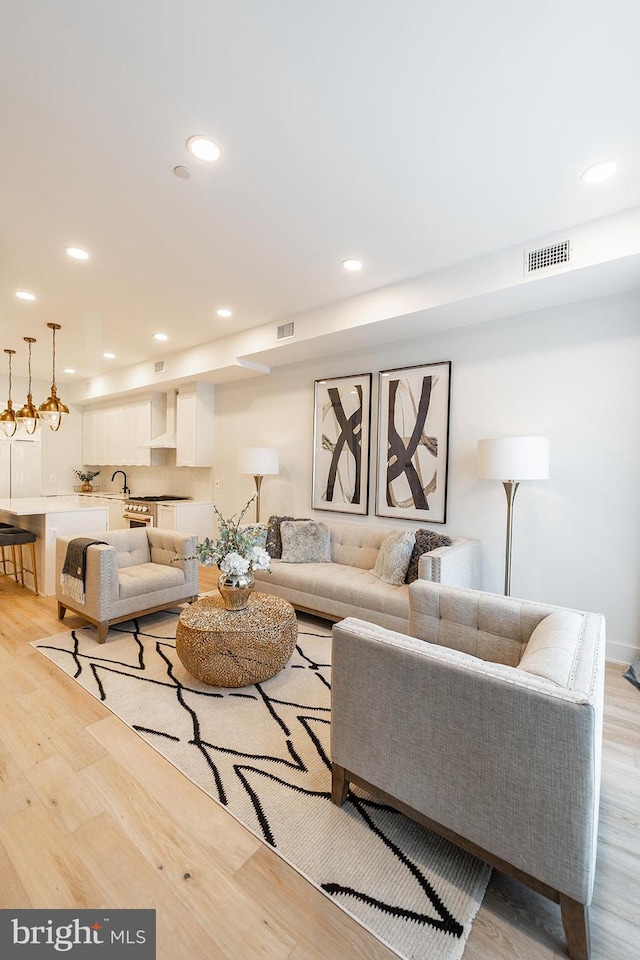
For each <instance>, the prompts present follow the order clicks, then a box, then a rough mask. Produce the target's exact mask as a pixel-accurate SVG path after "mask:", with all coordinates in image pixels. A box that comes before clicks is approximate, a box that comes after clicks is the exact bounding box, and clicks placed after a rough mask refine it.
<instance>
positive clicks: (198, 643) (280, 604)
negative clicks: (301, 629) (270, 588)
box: [176, 593, 298, 687]
mask: <svg viewBox="0 0 640 960" xmlns="http://www.w3.org/2000/svg"><path fill="white" fill-rule="evenodd" d="M297 638H298V624H297V622H296V613H295V610H294V609H293V607H292V606H291V604H290V603H287V601H286V600H281V599H280V597H273V596H271V595H270V594H267V593H252V594H251V597H250V598H249V605H248V606H247V607H246V608H245V609H244V610H225V607H224V603H223V601H222V597H221V596H220V595H219V594H214V595H213V596H210V597H203V598H202V599H201V600H196V601H195V603H192V604H191V606H189V607H186V609H185V610H183V611H182V613H181V614H180V620H179V622H178V630H177V633H176V653H177V654H178V658H179V660H180V662H181V664H182V666H183V667H184V668H185V669H186V670H188V671H189V673H190V674H191V675H192V676H193V677H196V679H198V680H202V682H203V683H208V684H211V685H212V686H215V687H246V686H247V685H248V684H250V683H261V682H262V681H263V680H268V679H269V677H273V676H274V674H276V673H277V672H278V671H279V670H282V668H283V667H284V665H285V663H287V661H288V660H289V658H290V656H291V654H292V653H293V651H294V649H295V646H296V640H297Z"/></svg>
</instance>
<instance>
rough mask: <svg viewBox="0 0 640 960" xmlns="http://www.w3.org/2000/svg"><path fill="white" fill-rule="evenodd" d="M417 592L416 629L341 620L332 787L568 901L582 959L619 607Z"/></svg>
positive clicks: (446, 590) (418, 588) (337, 798)
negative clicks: (609, 656) (608, 634)
mask: <svg viewBox="0 0 640 960" xmlns="http://www.w3.org/2000/svg"><path fill="white" fill-rule="evenodd" d="M409 593H410V608H411V610H410V617H409V635H401V634H399V633H394V632H391V631H388V630H383V629H380V628H379V627H377V626H373V625H372V624H370V623H365V622H363V621H362V620H356V619H351V618H350V619H347V620H343V621H342V622H341V623H339V624H336V625H335V626H334V628H333V668H332V707H331V709H332V714H331V759H332V761H333V790H332V798H333V800H334V802H335V803H338V804H341V803H342V802H344V800H345V798H346V792H347V788H348V785H349V782H350V781H351V782H353V783H355V784H358V785H360V786H361V787H363V788H364V789H366V790H368V792H370V793H371V792H372V793H374V794H375V795H376V796H379V797H380V798H382V799H383V800H384V801H386V802H388V803H391V804H392V805H393V806H396V807H398V808H399V809H400V810H402V811H403V812H404V813H406V814H408V815H409V816H411V817H414V818H415V819H416V820H418V822H420V823H422V824H424V825H425V826H427V827H428V828H429V829H431V830H435V831H436V832H438V833H441V834H443V835H444V836H446V837H447V838H448V839H449V840H452V841H453V842H454V843H457V844H458V845H459V846H462V847H464V848H465V849H467V850H469V851H471V852H472V853H474V854H476V855H477V856H479V857H481V858H482V859H484V860H486V861H487V862H489V863H491V864H492V865H494V866H496V867H498V868H499V869H500V870H503V871H504V872H506V873H509V874H511V875H512V876H514V877H516V878H517V879H519V880H521V881H523V882H524V883H527V884H528V885H529V886H531V887H533V889H534V890H537V891H538V892H539V893H542V894H543V895H544V896H546V897H549V898H550V899H551V900H554V901H555V902H557V903H559V904H560V907H561V912H562V920H563V923H564V928H565V934H566V938H567V944H568V948H569V956H570V957H571V958H573V960H586V958H587V957H588V955H589V926H588V912H587V908H588V904H589V902H590V900H591V894H592V890H593V879H594V870H595V859H596V838H597V827H598V802H599V793H600V762H601V745H602V711H603V691H604V651H605V623H604V618H603V617H602V616H601V615H600V614H595V613H585V612H582V611H575V610H564V609H561V608H558V607H552V606H547V605H546V604H541V603H532V602H529V601H526V600H516V599H513V598H508V597H502V596H496V595H494V594H489V593H482V592H480V591H476V590H461V589H456V588H450V587H442V586H439V585H438V584H434V583H427V582H423V581H416V582H415V583H413V584H412V585H411V587H410V588H409ZM425 641H426V642H425Z"/></svg>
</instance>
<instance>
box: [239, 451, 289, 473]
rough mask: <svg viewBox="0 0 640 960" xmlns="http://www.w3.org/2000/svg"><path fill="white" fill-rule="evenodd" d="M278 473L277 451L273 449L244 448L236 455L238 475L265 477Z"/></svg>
mask: <svg viewBox="0 0 640 960" xmlns="http://www.w3.org/2000/svg"><path fill="white" fill-rule="evenodd" d="M279 472H280V465H279V462H278V451H277V450H276V449H275V447H245V449H244V450H241V451H240V452H239V454H238V473H250V474H251V476H253V477H266V476H268V475H269V474H272V473H279Z"/></svg>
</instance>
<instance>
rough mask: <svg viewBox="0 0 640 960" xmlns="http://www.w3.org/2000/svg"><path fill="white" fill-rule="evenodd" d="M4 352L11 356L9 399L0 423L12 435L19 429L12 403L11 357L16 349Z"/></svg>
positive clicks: (6, 434) (6, 435)
mask: <svg viewBox="0 0 640 960" xmlns="http://www.w3.org/2000/svg"><path fill="white" fill-rule="evenodd" d="M4 352H5V353H6V354H7V356H8V358H9V399H8V400H7V407H6V409H5V410H3V411H2V413H0V424H2V429H3V431H4V435H5V437H12V436H13V435H14V433H15V432H16V430H17V429H18V424H17V423H16V415H15V413H14V412H13V404H12V403H11V358H12V357H13V355H14V353H15V350H5V351H4Z"/></svg>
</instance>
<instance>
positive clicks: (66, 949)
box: [0, 910, 156, 960]
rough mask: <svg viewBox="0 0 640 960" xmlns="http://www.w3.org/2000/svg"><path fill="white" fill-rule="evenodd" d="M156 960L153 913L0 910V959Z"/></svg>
mask: <svg viewBox="0 0 640 960" xmlns="http://www.w3.org/2000/svg"><path fill="white" fill-rule="evenodd" d="M61 953H62V954H68V955H69V954H70V955H71V958H72V960H91V958H95V960H117V958H119V957H120V958H121V957H122V956H123V955H124V956H126V957H127V958H131V960H155V956H156V912H155V910H0V956H2V958H3V960H5V958H9V960H14V958H21V960H22V958H24V960H45V958H46V957H59V956H60V954H61Z"/></svg>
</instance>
